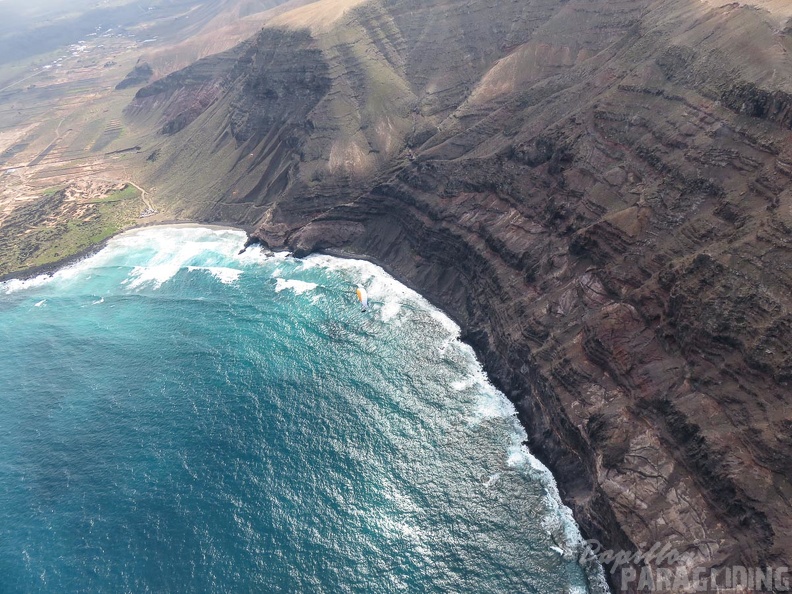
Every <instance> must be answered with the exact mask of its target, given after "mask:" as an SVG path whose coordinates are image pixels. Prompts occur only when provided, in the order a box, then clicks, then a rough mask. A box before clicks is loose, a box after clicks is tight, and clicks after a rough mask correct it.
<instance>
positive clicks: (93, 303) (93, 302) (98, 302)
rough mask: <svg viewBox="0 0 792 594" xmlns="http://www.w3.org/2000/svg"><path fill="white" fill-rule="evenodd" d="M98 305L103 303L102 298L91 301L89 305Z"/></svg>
mask: <svg viewBox="0 0 792 594" xmlns="http://www.w3.org/2000/svg"><path fill="white" fill-rule="evenodd" d="M100 303H104V297H100V298H99V299H97V300H96V301H91V305H99V304H100Z"/></svg>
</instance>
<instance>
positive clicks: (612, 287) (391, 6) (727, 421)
mask: <svg viewBox="0 0 792 594" xmlns="http://www.w3.org/2000/svg"><path fill="white" fill-rule="evenodd" d="M771 4H772V3H771ZM770 7H771V8H772V6H770ZM782 21H783V19H782ZM779 22H780V21H779V17H778V14H777V13H775V12H768V11H766V10H760V9H756V8H753V7H750V6H740V5H737V4H733V5H724V6H711V5H709V4H705V3H700V2H698V1H694V0H672V1H670V2H669V1H667V0H666V1H662V2H661V1H656V2H653V1H650V0H625V1H623V2H612V1H606V0H593V1H589V0H585V1H584V0H569V1H567V2H559V1H556V0H546V1H534V2H513V3H503V2H494V1H493V2H481V1H477V2H472V1H465V0H432V1H429V2H427V1H422V2H418V1H412V0H379V1H372V2H368V3H364V4H361V5H359V6H358V7H357V8H355V9H352V10H350V11H348V12H346V13H345V14H343V15H342V16H340V17H337V20H335V21H334V22H333V23H330V24H325V25H324V26H323V27H320V28H319V27H317V26H316V25H315V23H312V24H311V27H313V28H312V29H310V30H307V31H302V32H289V31H285V30H274V31H271V30H270V31H268V30H265V31H264V32H262V33H261V35H259V36H258V38H256V39H255V40H253V41H251V42H249V43H248V44H247V45H245V46H243V47H241V48H238V49H236V50H234V51H233V52H231V53H229V54H226V55H225V56H221V57H218V58H212V59H211V60H212V62H211V64H212V65H211V68H209V69H208V70H209V71H211V74H210V75H208V76H203V75H202V74H201V72H203V71H204V70H202V69H203V68H204V67H205V66H207V64H209V62H205V63H204V64H203V65H202V64H201V63H199V64H198V65H196V66H194V67H192V68H191V69H188V70H187V71H184V72H182V73H177V74H176V75H173V76H171V77H168V78H166V79H164V80H163V81H161V82H160V83H155V84H154V85H153V86H151V87H148V88H147V89H143V90H142V91H141V93H140V94H139V96H138V98H137V99H136V101H135V103H134V105H133V106H132V108H131V109H130V117H132V118H135V119H136V120H137V121H138V122H141V125H142V122H144V121H145V120H146V118H148V120H149V121H151V118H159V119H158V120H157V121H158V122H160V129H161V132H162V134H160V135H158V136H156V137H152V139H151V141H150V144H151V146H152V147H159V148H160V149H161V150H162V151H163V155H165V158H164V159H162V162H160V161H158V162H157V163H154V164H153V165H150V166H149V169H150V171H149V173H148V175H150V176H151V178H152V179H155V178H157V179H158V180H162V179H171V180H176V182H175V183H174V182H170V183H169V186H168V191H174V192H176V191H181V197H180V198H179V200H178V204H179V205H180V208H181V209H182V212H184V213H185V214H188V215H191V216H196V217H198V218H207V219H213V220H233V221H236V222H241V223H243V224H246V225H249V226H251V228H255V231H254V233H253V235H252V236H253V238H254V239H256V240H258V241H261V242H263V243H265V244H267V245H269V246H270V247H273V248H290V249H292V250H294V251H295V253H297V254H298V255H299V254H306V253H309V252H311V251H315V250H331V251H332V250H343V251H345V252H346V253H353V254H360V255H366V256H370V257H373V258H375V259H376V260H377V261H379V262H381V263H383V264H384V265H385V266H386V267H387V268H389V269H390V270H391V271H392V272H394V273H395V274H396V275H397V276H400V277H401V278H403V279H404V280H406V281H408V282H409V283H410V284H412V285H414V286H416V287H417V288H419V289H420V290H421V291H422V292H423V293H424V294H426V295H427V296H428V297H429V298H430V299H432V300H433V301H434V302H435V303H437V304H439V305H441V306H442V307H443V308H444V309H445V310H446V311H448V312H449V313H450V314H451V315H452V316H454V317H455V318H456V320H457V321H458V322H459V323H460V324H461V326H462V328H463V331H464V337H465V339H466V340H467V341H469V342H470V343H471V344H472V345H473V346H474V347H475V348H476V350H477V352H478V353H479V355H480V356H481V358H482V360H483V361H484V364H485V366H486V368H487V370H488V372H489V373H490V375H491V376H492V378H493V380H494V381H495V382H496V384H497V385H498V386H499V387H501V388H502V389H503V390H504V392H505V393H506V394H507V395H508V396H509V398H511V399H512V400H513V401H514V402H515V404H516V405H517V408H518V411H519V413H520V418H521V419H522V421H523V423H524V424H525V426H526V429H527V431H528V436H529V440H528V441H529V445H530V447H531V449H532V450H533V451H534V452H535V453H536V454H537V455H538V456H539V457H540V458H541V459H542V460H543V461H544V462H545V463H547V464H548V466H549V467H550V468H551V469H552V470H553V471H554V473H555V474H556V476H557V477H558V480H559V486H560V487H561V491H562V494H563V497H564V499H565V501H566V502H567V503H568V504H569V505H570V506H571V507H572V509H573V511H574V512H575V515H576V518H577V519H578V521H579V522H580V523H581V525H582V527H583V529H584V531H585V532H586V533H587V534H588V535H589V536H591V537H594V538H598V539H599V540H601V541H602V542H603V543H604V544H606V545H607V546H608V547H610V548H625V549H631V550H634V549H636V548H641V547H644V548H649V547H650V546H651V545H652V544H653V543H655V542H661V543H670V544H671V545H672V546H674V547H675V548H676V549H677V550H679V551H680V552H684V553H686V554H687V563H688V565H689V567H699V566H701V567H713V566H722V565H732V564H741V565H744V566H759V565H773V566H779V565H789V564H790V562H792V541H790V536H789V535H790V534H792V514H790V498H792V484H790V480H789V477H790V476H792V473H790V470H791V469H790V465H791V464H792V462H791V461H792V438H790V435H789V432H790V429H792V412H790V411H791V410H792V409H790V404H791V402H790V400H792V390H790V382H791V381H792V346H791V345H792V316H791V315H790V306H792V303H791V302H790V301H791V300H792V297H790V296H791V295H792V269H791V268H790V263H791V262H792V254H791V253H790V246H792V243H791V242H792V149H790V148H789V147H790V140H792V132H790V129H791V128H792V119H791V118H792V116H791V115H790V114H791V113H792V99H790V97H792V58H790V51H792V35H790V33H789V30H788V29H784V28H783V23H782V24H781V25H779ZM180 77H181V78H180ZM203 96H206V97H208V99H207V100H206V101H203V100H201V99H200V98H201V97H203ZM179 118H183V119H182V120H179ZM174 121H178V124H175V125H171V122H174ZM168 135H170V136H168ZM191 163H195V164H194V165H191ZM199 169H201V170H203V171H209V172H210V173H209V175H211V176H212V179H213V180H216V181H213V182H212V183H209V185H208V189H207V188H206V187H199V185H196V184H195V183H193V182H194V178H192V177H190V176H191V175H193V174H196V175H197V174H198V170H199ZM185 171H188V172H190V175H185V174H184V172H185ZM174 172H178V173H174ZM202 175H203V177H202V178H201V179H207V177H206V175H207V174H202ZM168 176H170V177H168ZM158 183H161V182H158Z"/></svg>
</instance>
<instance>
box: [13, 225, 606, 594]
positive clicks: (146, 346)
mask: <svg viewBox="0 0 792 594" xmlns="http://www.w3.org/2000/svg"><path fill="white" fill-rule="evenodd" d="M244 240H245V236H244V234H243V233H241V232H239V231H236V230H227V229H208V228H196V227H159V228H148V229H143V230H138V231H135V232H131V233H127V234H124V235H121V236H119V237H117V238H115V239H113V240H112V241H111V242H110V243H109V244H108V245H107V247H106V248H104V249H103V250H102V251H101V252H99V253H98V254H96V255H94V256H92V257H91V258H88V259H87V260H84V261H82V262H80V263H78V264H76V265H74V266H71V267H69V268H66V269H64V270H61V271H59V272H58V273H56V274H55V275H54V276H53V277H39V278H36V279H32V280H28V281H9V282H7V283H4V284H0V344H1V345H2V350H0V354H2V356H1V357H0V592H3V593H12V592H14V593H15V592H133V593H138V592H476V593H479V592H541V593H545V594H550V593H555V592H575V593H577V592H587V591H592V592H595V591H600V590H601V587H600V586H596V587H594V586H590V585H588V584H589V582H592V583H594V582H596V583H599V582H597V581H596V580H594V579H593V578H590V579H587V576H586V574H585V572H584V570H583V569H582V568H581V567H580V566H579V565H578V564H577V562H576V559H575V554H574V551H575V549H576V546H577V544H578V542H579V540H580V536H579V534H578V531H577V528H576V526H575V524H574V522H573V521H572V519H571V516H570V514H569V511H568V510H567V509H566V508H564V507H563V506H562V505H561V504H560V502H559V500H558V495H557V491H556V488H555V484H554V482H553V480H552V477H551V476H550V475H549V473H548V472H547V470H546V469H544V468H543V467H542V466H541V465H540V464H539V463H538V462H537V461H536V460H535V459H534V458H533V457H532V456H531V455H530V454H529V453H528V451H527V450H526V449H525V448H524V447H523V446H522V445H521V441H522V440H523V439H524V433H523V431H522V429H521V427H520V425H519V423H518V422H517V420H516V418H515V416H514V410H513V408H512V406H511V404H510V403H508V401H507V400H506V399H505V397H504V396H503V395H502V394H501V393H499V392H498V391H497V390H496V389H495V388H493V387H492V386H491V385H490V384H489V383H488V382H487V379H486V377H485V376H484V375H483V373H482V372H481V370H480V367H479V365H478V364H477V363H476V360H475V357H474V355H473V353H472V351H471V349H470V348H469V347H467V346H466V345H464V344H462V343H461V342H459V340H458V339H457V333H458V329H457V328H456V327H455V325H454V324H453V323H452V322H451V321H450V320H449V319H448V318H447V317H445V316H444V315H443V314H442V313H441V312H439V311H438V310H436V309H435V308H433V307H432V306H431V305H429V304H428V303H427V302H426V301H425V300H424V299H422V298H421V297H420V296H418V295H417V294H416V293H414V292H412V291H410V290H408V289H407V288H405V287H404V286H402V285H400V284H399V283H397V282H396V281H394V280H393V279H392V278H390V277H389V276H387V275H386V274H385V273H384V272H383V271H382V270H381V269H379V268H377V267H376V266H374V265H372V264H369V263H366V262H360V261H352V260H338V259H334V258H330V257H324V256H319V257H311V258H308V259H307V260H304V261H301V260H297V259H294V258H290V257H287V256H284V255H275V256H267V255H266V254H265V253H264V252H263V251H262V250H260V249H258V248H250V249H248V250H247V251H246V252H245V253H244V254H241V255H239V254H238V252H239V250H240V248H241V247H242V245H243V243H244ZM356 283H361V284H363V285H364V286H365V287H366V288H367V290H368V292H369V298H370V302H371V309H370V311H369V312H367V313H362V312H361V311H360V308H359V307H358V305H357V303H356V301H355V296H354V286H355V284H356Z"/></svg>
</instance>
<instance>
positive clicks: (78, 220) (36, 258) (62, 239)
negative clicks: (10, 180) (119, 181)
mask: <svg viewBox="0 0 792 594" xmlns="http://www.w3.org/2000/svg"><path fill="white" fill-rule="evenodd" d="M142 208H143V203H142V201H141V199H140V192H139V191H138V190H137V189H136V188H134V187H133V186H129V185H127V186H126V187H124V188H123V189H122V190H118V191H115V192H111V193H110V194H108V195H106V196H105V197H103V198H100V199H96V200H93V201H90V202H82V201H79V200H67V198H66V193H65V191H63V190H59V191H57V192H54V193H47V194H45V195H44V196H43V197H42V198H40V199H39V200H36V201H35V202H32V203H30V204H26V205H24V206H21V207H19V208H17V209H16V210H15V211H14V213H13V214H12V215H11V217H9V218H8V219H7V220H6V221H5V222H4V224H3V226H2V227H0V276H2V275H5V274H9V273H12V272H18V271H20V270H24V269H26V268H30V267H34V266H42V265H45V264H51V263H53V262H57V261H59V260H63V259H64V258H68V257H70V256H73V255H75V254H78V253H80V252H82V251H84V250H86V249H87V248H89V247H91V246H92V245H94V244H96V243H99V242H100V241H103V240H104V239H107V238H108V237H110V236H111V235H113V234H114V233H117V232H118V231H121V230H122V229H124V228H127V227H129V226H131V224H132V223H133V221H134V220H135V218H136V217H137V215H138V214H139V213H140V211H141V210H142Z"/></svg>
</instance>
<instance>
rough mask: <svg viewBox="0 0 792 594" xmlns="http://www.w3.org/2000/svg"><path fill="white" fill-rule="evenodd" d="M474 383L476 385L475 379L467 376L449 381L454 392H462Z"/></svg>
mask: <svg viewBox="0 0 792 594" xmlns="http://www.w3.org/2000/svg"><path fill="white" fill-rule="evenodd" d="M474 385H476V379H475V378H473V377H469V378H467V379H463V380H457V381H455V382H451V389H452V390H454V391H455V392H463V391H465V390H467V389H469V388H472V387H473V386H474Z"/></svg>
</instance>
